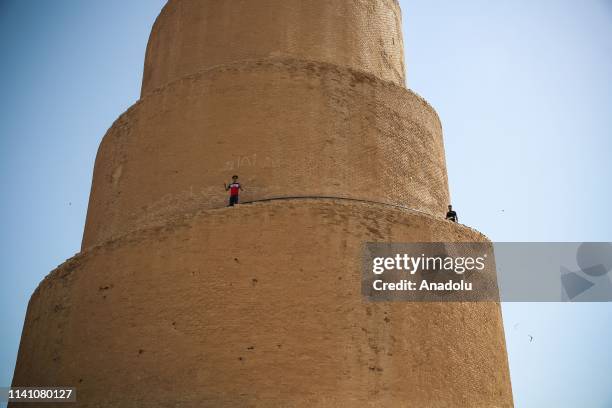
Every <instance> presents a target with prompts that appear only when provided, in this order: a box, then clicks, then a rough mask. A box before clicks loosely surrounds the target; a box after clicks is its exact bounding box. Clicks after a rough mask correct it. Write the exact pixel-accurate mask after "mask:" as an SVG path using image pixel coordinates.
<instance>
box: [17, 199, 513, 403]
mask: <svg viewBox="0 0 612 408" xmlns="http://www.w3.org/2000/svg"><path fill="white" fill-rule="evenodd" d="M484 240H486V238H485V237H483V236H482V235H481V234H479V233H477V232H475V231H473V230H470V229H468V228H465V227H463V226H461V225H458V224H455V223H450V222H446V221H443V220H439V219H437V218H434V217H430V216H425V215H422V214H417V213H414V212H411V211H406V210H399V209H395V208H391V207H389V206H385V205H380V204H376V205H373V204H365V203H355V202H347V201H344V200H283V201H273V202H267V203H256V204H250V205H244V206H239V207H235V208H231V209H230V208H223V209H217V210H207V211H204V212H202V213H199V214H198V215H196V216H194V217H191V218H185V219H183V220H181V221H180V222H174V223H170V224H166V225H165V226H163V227H159V228H152V229H148V230H140V231H137V232H135V233H131V234H128V235H125V236H123V237H122V238H120V239H118V240H116V241H112V242H108V243H106V244H104V245H101V246H98V247H95V248H92V249H90V250H89V251H88V252H86V253H84V254H82V255H79V256H77V257H75V258H73V259H72V260H70V261H68V262H67V263H66V264H64V265H62V266H61V267H60V268H58V269H57V270H56V271H54V272H53V273H52V274H51V275H50V276H49V277H47V278H46V279H45V280H44V281H43V282H42V283H41V285H40V286H39V288H38V289H37V290H36V292H35V293H34V295H33V296H32V299H31V301H30V304H29V307H28V313H27V319H26V323H25V326H24V332H23V338H22V342H21V346H20V351H19V358H18V364H17V369H16V372H15V378H14V381H13V385H14V386H25V385H37V386H45V385H58V384H62V385H63V384H70V385H73V384H74V385H76V386H77V387H78V400H79V407H86V408H90V407H136V406H139V407H145V406H146V407H152V408H155V407H167V406H180V407H183V408H191V407H194V408H195V407H202V406H210V407H246V406H270V407H280V406H283V407H355V406H365V405H367V406H369V407H390V406H397V407H403V406H412V407H468V406H469V407H511V406H512V396H511V391H510V381H509V375H508V365H507V360H506V354H505V344H504V335H503V327H502V323H501V315H500V309H499V305H498V304H496V303H493V302H476V303H409V302H390V303H389V302H388V303H368V302H365V301H363V299H362V297H361V294H360V293H361V287H360V284H361V271H360V268H361V259H362V258H361V256H362V253H361V251H362V249H363V242H410V241H415V242H428V241H432V242H455V241H456V242H460V241H469V242H475V241H484Z"/></svg>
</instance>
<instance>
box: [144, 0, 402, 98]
mask: <svg viewBox="0 0 612 408" xmlns="http://www.w3.org/2000/svg"><path fill="white" fill-rule="evenodd" d="M269 57H292V58H298V59H306V60H313V61H322V62H329V63H332V64H336V65H340V66H347V67H351V68H354V69H358V70H363V71H366V72H369V73H371V74H374V75H376V76H378V77H379V78H381V79H384V80H388V81H393V82H395V83H396V84H398V85H404V55H403V40H402V32H401V14H400V8H399V5H398V4H397V1H395V0H307V1H306V0H251V1H248V0H222V1H221V0H170V1H169V2H168V4H167V5H166V6H165V7H164V9H163V11H162V13H161V14H160V16H159V17H158V19H157V21H156V22H155V25H154V26H153V30H152V33H151V37H150V39H149V45H148V47H147V55H146V59H145V70H144V76H143V86H142V94H143V95H146V94H147V93H149V92H150V91H152V90H153V89H155V88H157V87H160V86H163V85H164V84H166V83H168V82H171V81H173V80H175V79H179V78H182V77H183V76H185V75H189V74H193V73H195V72H198V71H200V70H203V69H206V68H210V67H212V66H214V65H219V64H226V63H229V62H234V61H240V60H245V59H262V58H269Z"/></svg>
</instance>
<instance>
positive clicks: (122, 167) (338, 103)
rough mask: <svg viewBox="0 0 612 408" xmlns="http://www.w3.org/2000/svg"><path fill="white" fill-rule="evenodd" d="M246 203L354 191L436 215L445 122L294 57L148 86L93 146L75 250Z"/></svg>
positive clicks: (441, 207)
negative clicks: (227, 185) (240, 187)
mask: <svg viewBox="0 0 612 408" xmlns="http://www.w3.org/2000/svg"><path fill="white" fill-rule="evenodd" d="M234 173H236V174H238V175H239V176H240V177H241V182H242V183H243V184H244V186H245V192H244V193H243V194H242V199H243V200H259V199H265V198H272V197H287V196H335V197H350V198H356V199H363V200H369V201H376V202H382V203H390V204H398V205H404V206H407V207H410V208H415V209H419V210H422V211H425V212H428V213H431V214H435V215H438V216H443V215H444V214H445V210H446V206H447V205H448V202H449V197H448V185H447V175H446V164H445V158H444V145H443V141H442V128H441V126H440V121H439V119H438V116H437V115H436V113H435V111H434V110H433V108H431V106H429V105H428V104H427V103H426V102H425V101H424V100H423V99H422V98H420V97H418V96H417V95H415V94H414V93H412V92H410V91H408V90H407V89H405V88H403V87H399V86H396V85H394V84H391V83H389V82H384V81H381V80H379V79H378V78H376V77H374V76H371V75H366V74H364V73H362V72H359V71H353V70H349V69H345V68H340V67H338V66H334V65H330V64H323V63H315V62H307V61H300V60H286V59H280V60H264V61H253V62H248V63H245V62H242V63H236V64H230V65H222V66H218V67H216V68H212V69H210V70H208V71H204V72H201V73H198V74H195V75H192V76H188V77H186V78H183V79H181V80H179V81H175V82H173V83H172V84H169V85H167V86H166V87H164V88H161V89H159V90H157V91H156V92H153V93H151V94H149V95H148V96H147V97H146V98H144V99H142V100H141V101H140V102H139V103H138V104H136V106H134V107H132V108H131V109H130V110H129V111H128V112H127V113H126V114H124V115H123V116H122V117H121V118H120V119H119V120H118V121H117V122H116V123H115V124H114V125H113V127H112V128H111V129H110V130H109V132H108V134H107V135H106V136H105V138H104V141H103V142H102V144H101V146H100V150H99V152H98V157H97V159H96V166H95V171H94V179H93V187H92V192H91V197H90V204H89V211H88V216H87V225H86V229H85V236H84V240H83V248H87V247H88V246H90V245H94V244H96V243H100V242H103V241H105V240H107V239H109V238H111V237H115V236H119V235H121V234H123V233H125V232H127V231H130V230H132V229H134V228H142V227H143V226H146V225H150V224H151V223H157V222H163V221H165V220H168V219H172V218H173V217H175V216H177V215H180V213H183V212H186V211H193V210H195V209H198V208H218V207H222V206H224V205H225V203H226V200H227V193H226V192H225V190H224V189H223V183H224V182H229V181H230V178H231V176H232V175H233V174H234Z"/></svg>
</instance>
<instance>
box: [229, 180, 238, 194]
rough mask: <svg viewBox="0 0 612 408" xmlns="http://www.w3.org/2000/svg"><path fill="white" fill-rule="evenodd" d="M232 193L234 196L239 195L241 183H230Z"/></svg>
mask: <svg viewBox="0 0 612 408" xmlns="http://www.w3.org/2000/svg"><path fill="white" fill-rule="evenodd" d="M229 189H230V195H231V196H232V197H234V196H237V195H238V193H239V191H240V183H232V184H230V185H229Z"/></svg>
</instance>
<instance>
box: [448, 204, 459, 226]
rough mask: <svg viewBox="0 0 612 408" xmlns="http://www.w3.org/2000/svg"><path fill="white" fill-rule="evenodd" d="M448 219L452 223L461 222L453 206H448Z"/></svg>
mask: <svg viewBox="0 0 612 408" xmlns="http://www.w3.org/2000/svg"><path fill="white" fill-rule="evenodd" d="M446 219H447V220H449V221H452V222H459V217H458V216H457V213H456V212H455V211H453V206H452V205H449V206H448V212H447V213H446Z"/></svg>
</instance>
